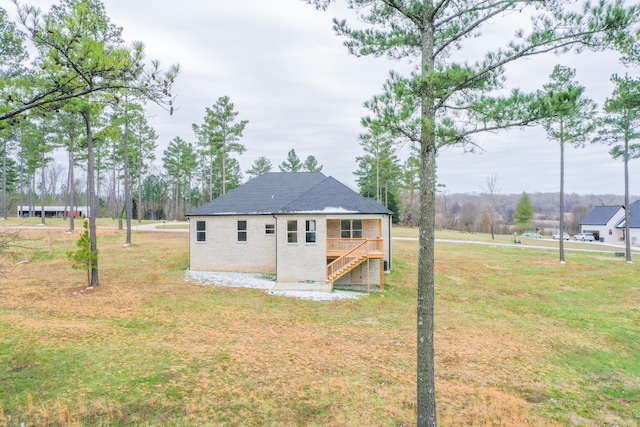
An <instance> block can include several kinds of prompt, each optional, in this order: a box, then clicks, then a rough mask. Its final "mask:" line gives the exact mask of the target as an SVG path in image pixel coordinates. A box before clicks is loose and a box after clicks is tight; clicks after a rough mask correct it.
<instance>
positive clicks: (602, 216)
mask: <svg viewBox="0 0 640 427" xmlns="http://www.w3.org/2000/svg"><path fill="white" fill-rule="evenodd" d="M622 207H623V206H622V205H617V206H596V207H595V208H593V210H592V211H591V212H589V213H588V214H587V216H585V217H584V218H583V219H582V221H580V225H605V224H606V223H607V222H609V221H610V220H611V218H613V216H614V215H615V214H616V213H617V212H618V211H619V210H620V208H622Z"/></svg>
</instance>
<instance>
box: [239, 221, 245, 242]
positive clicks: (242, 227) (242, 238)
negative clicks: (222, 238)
mask: <svg viewBox="0 0 640 427" xmlns="http://www.w3.org/2000/svg"><path fill="white" fill-rule="evenodd" d="M246 241H247V221H238V242H246Z"/></svg>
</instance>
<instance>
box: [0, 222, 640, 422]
mask: <svg viewBox="0 0 640 427" xmlns="http://www.w3.org/2000/svg"><path fill="white" fill-rule="evenodd" d="M47 223H48V224H52V225H57V224H55V223H53V222H52V221H49V220H48V221H47ZM7 224H9V223H7ZM60 225H61V226H62V227H64V224H62V222H61V224H60ZM101 225H102V226H103V228H101V229H100V230H99V249H100V282H101V286H100V287H98V288H96V289H93V290H85V289H84V287H85V284H86V276H85V275H84V273H83V272H81V271H77V270H72V269H71V268H70V263H69V261H68V260H67V259H66V255H65V254H66V251H67V250H69V249H75V242H76V241H77V239H78V236H79V233H80V230H81V228H82V227H81V223H80V222H79V223H78V227H77V228H78V229H79V230H78V231H77V232H76V233H74V234H68V233H66V232H65V230H64V228H53V229H50V228H40V229H38V228H36V229H23V230H20V234H21V237H22V239H24V240H23V245H24V246H28V248H17V249H15V250H13V251H10V252H9V253H5V254H4V257H3V261H2V265H3V267H2V277H1V278H0V426H5V425H6V426H20V425H21V423H23V422H24V423H25V425H26V426H34V425H56V426H57V425H59V426H84V425H98V426H99V425H104V426H107V425H109V426H130V425H139V426H145V425H147V426H156V425H162V426H171V425H174V426H203V425H209V426H254V425H270V426H297V425H299V426H401V425H405V426H410V425H414V424H415V420H416V415H415V410H416V406H415V388H416V384H415V365H416V353H415V341H416V338H415V337H416V331H415V327H416V326H415V323H416V319H415V305H416V289H417V284H416V269H417V242H415V241H410V240H396V241H395V242H394V271H393V272H392V273H391V274H389V275H387V276H386V280H387V285H386V292H385V293H384V294H380V293H372V294H370V295H367V294H363V296H362V297H361V298H359V299H355V300H336V301H323V302H319V301H308V300H300V299H294V298H285V297H276V296H272V295H269V294H268V293H266V292H264V290H255V289H242V288H224V287H216V286H200V285H196V284H193V283H188V282H185V280H184V272H185V269H186V268H188V245H189V243H188V237H187V234H186V233H159V232H143V231H139V232H134V234H133V245H131V246H124V231H122V230H118V229H117V228H115V227H114V228H111V227H110V226H111V225H112V224H110V223H108V221H105V222H104V223H102V224H101ZM134 225H135V224H134ZM167 225H168V224H165V226H167ZM107 227H109V228H107ZM412 233H415V229H414V230H408V229H397V230H394V234H396V235H398V236H404V237H407V236H412V235H415V234H412ZM436 237H440V238H446V239H455V235H454V234H447V233H439V234H437V236H436ZM469 239H472V240H485V241H486V240H488V239H490V238H487V236H483V235H469V234H467V235H464V239H463V240H469ZM501 239H504V240H505V243H509V241H510V240H509V236H503V237H501ZM523 243H524V242H523ZM548 243H549V244H553V242H548ZM555 244H556V245H557V242H556V243H555ZM577 245H579V244H577ZM582 245H584V246H581V247H586V248H594V247H596V246H594V245H593V244H591V246H588V245H589V244H582ZM566 259H567V264H564V265H561V264H559V263H558V260H557V252H555V251H549V250H535V249H524V248H521V247H518V245H512V246H506V247H495V246H480V245H466V244H456V243H438V244H437V245H436V377H437V378H436V382H437V390H436V392H437V396H438V415H439V421H440V423H441V424H442V425H448V426H459V425H472V426H476V425H492V426H493V425H497V426H500V425H505V426H506V425H534V426H549V425H570V426H613V425H617V426H638V425H640V358H639V357H638V354H640V341H639V340H640V338H639V337H640V326H639V325H640V292H639V289H640V284H639V282H640V280H638V278H639V277H640V267H639V266H638V264H636V263H634V264H628V263H625V262H624V261H623V259H620V258H617V257H614V256H613V254H612V253H604V252H602V253H600V252H567V255H566Z"/></svg>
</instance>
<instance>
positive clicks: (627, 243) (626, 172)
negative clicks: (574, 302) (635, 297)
mask: <svg viewBox="0 0 640 427" xmlns="http://www.w3.org/2000/svg"><path fill="white" fill-rule="evenodd" d="M629 227H630V226H629V137H628V136H627V135H626V132H625V138H624V244H625V249H626V250H625V252H626V261H627V262H632V261H631V235H630V234H629V231H630V230H629Z"/></svg>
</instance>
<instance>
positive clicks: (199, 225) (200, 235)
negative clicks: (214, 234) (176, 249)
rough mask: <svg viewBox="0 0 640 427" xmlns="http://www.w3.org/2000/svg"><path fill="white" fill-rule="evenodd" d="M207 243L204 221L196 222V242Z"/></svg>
mask: <svg viewBox="0 0 640 427" xmlns="http://www.w3.org/2000/svg"><path fill="white" fill-rule="evenodd" d="M206 241H207V223H206V222H205V221H196V242H206Z"/></svg>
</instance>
